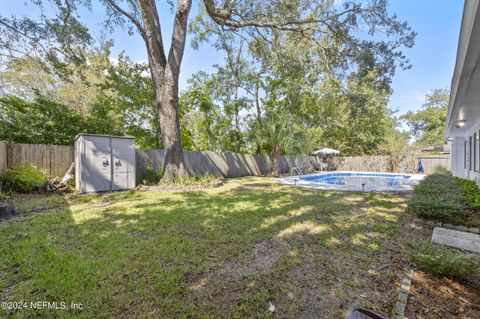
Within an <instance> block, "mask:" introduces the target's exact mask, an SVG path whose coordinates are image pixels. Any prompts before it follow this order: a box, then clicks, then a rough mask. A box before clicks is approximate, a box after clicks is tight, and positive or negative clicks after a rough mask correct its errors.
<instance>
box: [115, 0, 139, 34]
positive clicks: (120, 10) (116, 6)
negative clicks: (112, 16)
mask: <svg viewBox="0 0 480 319" xmlns="http://www.w3.org/2000/svg"><path fill="white" fill-rule="evenodd" d="M106 2H107V4H108V5H109V6H110V8H112V9H113V10H115V11H117V12H119V13H121V14H122V15H124V16H125V17H126V18H127V19H128V20H130V21H131V22H132V23H133V24H134V25H135V27H137V29H138V32H140V35H141V36H142V38H143V39H144V40H145V29H144V28H143V26H142V24H141V23H140V21H138V20H137V19H136V18H135V17H134V16H133V15H132V14H130V13H128V12H127V11H126V10H124V9H123V8H122V7H120V6H119V5H118V4H117V3H116V2H115V0H106Z"/></svg>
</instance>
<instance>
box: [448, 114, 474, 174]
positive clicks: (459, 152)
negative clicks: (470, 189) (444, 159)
mask: <svg viewBox="0 0 480 319" xmlns="http://www.w3.org/2000/svg"><path fill="white" fill-rule="evenodd" d="M472 127H474V128H473V129H470V130H469V131H468V133H467V134H466V135H465V136H463V137H460V136H456V137H454V138H453V143H452V161H451V163H452V164H451V165H452V167H451V171H452V174H453V175H454V176H457V177H461V178H466V179H470V180H474V181H476V182H477V183H480V119H479V120H476V123H475V124H474V125H472Z"/></svg>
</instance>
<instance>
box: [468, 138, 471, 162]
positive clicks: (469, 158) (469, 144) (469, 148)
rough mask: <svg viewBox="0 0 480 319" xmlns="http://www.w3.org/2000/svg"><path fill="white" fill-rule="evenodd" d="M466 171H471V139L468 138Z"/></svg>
mask: <svg viewBox="0 0 480 319" xmlns="http://www.w3.org/2000/svg"><path fill="white" fill-rule="evenodd" d="M468 169H469V170H472V137H471V136H470V137H469V138H468Z"/></svg>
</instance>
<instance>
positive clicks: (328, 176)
mask: <svg viewBox="0 0 480 319" xmlns="http://www.w3.org/2000/svg"><path fill="white" fill-rule="evenodd" d="M409 178H410V175H401V174H388V173H325V174H320V175H309V176H308V175H307V176H305V177H304V178H303V180H305V181H308V182H315V183H323V184H331V185H346V186H362V185H365V186H367V185H368V186H377V187H391V186H395V185H400V184H404V183H405V182H406V181H407V180H408V179H409Z"/></svg>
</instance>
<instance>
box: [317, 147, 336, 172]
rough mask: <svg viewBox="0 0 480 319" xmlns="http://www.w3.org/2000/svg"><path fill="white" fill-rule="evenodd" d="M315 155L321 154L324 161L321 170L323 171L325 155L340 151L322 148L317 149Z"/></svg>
mask: <svg viewBox="0 0 480 319" xmlns="http://www.w3.org/2000/svg"><path fill="white" fill-rule="evenodd" d="M312 154H313V155H321V157H322V161H321V165H320V171H323V165H324V164H323V156H324V155H337V154H340V151H338V150H334V149H333V148H327V147H326V148H321V149H319V150H316V151H315V152H313V153H312Z"/></svg>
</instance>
